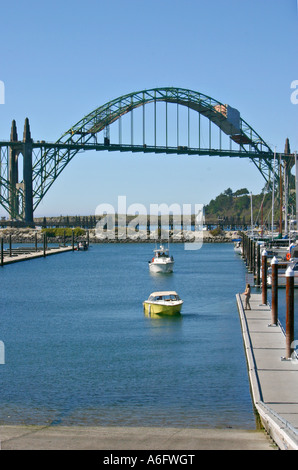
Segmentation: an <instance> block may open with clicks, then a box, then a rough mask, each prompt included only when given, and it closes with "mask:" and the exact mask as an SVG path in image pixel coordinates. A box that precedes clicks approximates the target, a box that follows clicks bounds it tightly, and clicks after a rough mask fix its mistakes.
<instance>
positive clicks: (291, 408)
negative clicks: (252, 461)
mask: <svg viewBox="0 0 298 470" xmlns="http://www.w3.org/2000/svg"><path fill="white" fill-rule="evenodd" d="M236 300H237V306H238V311H239V316H240V321H241V327H242V334H243V341H244V348H245V353H246V358H247V366H248V374H249V379H250V385H251V393H252V397H253V402H254V406H255V408H256V410H257V412H258V415H259V417H260V420H261V423H262V425H263V426H264V428H265V429H266V431H267V433H268V434H269V436H271V438H272V439H273V441H274V442H275V443H276V444H277V446H278V447H279V449H281V450H298V359H296V358H295V357H294V356H293V358H292V357H291V358H290V359H285V357H286V354H285V352H286V337H285V333H284V331H283V329H282V328H281V326H280V324H279V323H277V326H275V325H272V312H271V308H270V306H269V305H264V304H262V295H261V294H252V296H251V299H250V305H251V310H244V303H243V296H242V295H240V294H237V296H236Z"/></svg>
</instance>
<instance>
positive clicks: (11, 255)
mask: <svg viewBox="0 0 298 470" xmlns="http://www.w3.org/2000/svg"><path fill="white" fill-rule="evenodd" d="M72 250H73V248H72V246H60V247H59V246H57V247H49V246H48V247H46V248H40V249H37V251H36V248H35V247H34V246H32V247H21V248H13V249H12V250H9V249H7V250H4V251H3V255H1V259H0V266H4V265H6V264H11V263H17V262H18V261H26V260H29V259H35V258H42V257H45V256H49V255H56V254H58V253H65V252H67V251H72Z"/></svg>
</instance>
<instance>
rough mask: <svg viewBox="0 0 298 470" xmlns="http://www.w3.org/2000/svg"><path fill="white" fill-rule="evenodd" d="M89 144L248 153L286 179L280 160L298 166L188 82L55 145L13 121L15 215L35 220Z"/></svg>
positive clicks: (0, 192)
mask: <svg viewBox="0 0 298 470" xmlns="http://www.w3.org/2000/svg"><path fill="white" fill-rule="evenodd" d="M116 122H117V124H116ZM86 150H96V151H120V152H142V153H163V154H181V155H198V156H204V155H209V156H219V157H238V158H248V159H249V160H250V161H251V162H252V163H253V164H254V165H255V166H256V168H257V169H258V171H259V172H260V173H261V174H262V176H263V177H264V179H265V181H267V182H270V181H271V180H272V176H273V175H274V176H275V178H276V181H278V180H279V177H280V171H279V169H280V161H282V162H283V166H284V169H285V172H286V173H287V174H289V172H290V169H291V167H292V166H293V164H294V156H293V155H291V154H289V153H284V154H279V155H278V156H276V155H274V152H273V150H272V149H271V148H270V147H269V145H267V144H266V142H265V141H264V140H263V139H262V138H261V137H260V135H259V134H257V133H256V131H255V130H254V129H253V128H252V127H251V126H250V125H249V124H248V123H247V122H246V121H244V120H243V119H242V118H241V116H240V113H239V112H238V111H237V110H236V109H234V108H231V107H230V106H228V105H226V104H223V103H221V102H219V101H217V100H215V99H213V98H211V97H209V96H206V95H204V94H202V93H199V92H196V91H192V90H187V89H182V88H154V89H150V90H142V91H139V92H134V93H129V94H127V95H124V96H121V97H119V98H116V99H114V100H112V101H109V102H108V103H106V104H104V105H103V106H100V107H98V108H96V109H95V110H94V111H92V112H91V113H89V114H88V115H86V116H84V117H83V118H82V119H81V120H80V121H79V122H77V123H76V124H74V125H73V126H72V127H71V128H70V129H68V130H67V131H66V132H65V133H64V134H63V135H62V136H61V137H60V138H59V139H58V140H57V141H56V142H54V143H51V142H45V141H33V140H32V138H31V133H30V127H29V121H28V119H26V121H25V128H24V135H23V140H22V141H19V140H18V137H17V130H16V125H15V122H14V121H13V124H12V130H11V136H10V140H9V141H4V142H0V203H1V205H2V206H3V208H4V209H5V210H6V211H7V212H8V213H9V215H10V218H12V219H20V220H25V221H26V222H27V223H31V222H32V221H33V213H34V210H35V209H36V208H37V206H38V205H39V203H40V202H41V200H42V199H43V197H44V196H45V194H46V193H47V191H48V190H49V189H50V187H51V186H52V184H53V183H54V182H55V180H56V179H57V178H58V176H59V175H60V173H61V172H62V171H63V169H64V168H65V167H66V165H68V163H69V162H70V161H71V160H72V159H73V158H74V156H75V155H76V154H77V153H78V152H80V151H86ZM20 154H22V155H23V175H20V177H19V168H18V156H19V155H20Z"/></svg>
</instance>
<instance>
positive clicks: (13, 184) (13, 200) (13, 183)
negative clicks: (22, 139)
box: [8, 120, 19, 219]
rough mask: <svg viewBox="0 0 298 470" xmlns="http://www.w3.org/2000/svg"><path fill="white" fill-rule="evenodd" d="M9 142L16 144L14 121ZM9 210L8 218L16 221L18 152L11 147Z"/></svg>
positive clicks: (9, 158)
mask: <svg viewBox="0 0 298 470" xmlns="http://www.w3.org/2000/svg"><path fill="white" fill-rule="evenodd" d="M10 141H11V142H17V141H18V134H17V128H16V122H15V120H13V121H12V125H11V133H10ZM8 165H9V170H8V171H9V187H10V189H9V209H10V218H11V219H16V218H17V217H18V215H19V201H18V196H17V183H18V178H19V176H18V152H17V150H15V149H13V148H12V147H10V148H9V157H8Z"/></svg>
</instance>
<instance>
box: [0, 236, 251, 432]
mask: <svg viewBox="0 0 298 470" xmlns="http://www.w3.org/2000/svg"><path fill="white" fill-rule="evenodd" d="M153 249H154V245H151V244H150V245H149V244H102V245H101V244H99V245H92V246H91V247H90V249H89V251H87V252H70V253H66V254H61V255H57V256H50V257H48V258H45V259H43V258H41V259H36V260H33V261H26V262H22V263H16V264H15V265H9V266H5V267H4V268H2V269H1V270H0V282H1V317H0V340H2V341H3V342H4V344H5V364H4V365H0V378H1V394H0V423H1V424H4V423H10V424H19V423H26V424H53V425H55V424H61V425H103V426H110V425H118V426H121V425H123V426H178V427H180V426H181V427H217V426H218V427H226V426H231V427H237V428H246V429H254V428H255V417H254V413H253V407H252V401H251V396H250V390H249V382H248V375H247V368H246V360H245V355H244V350H243V342H242V335H241V329H240V322H239V317H238V312H237V307H236V300H235V294H236V293H237V292H242V291H243V290H244V280H245V266H244V263H243V262H242V261H241V258H240V257H239V256H238V255H236V254H234V250H233V245H232V244H214V245H213V244H205V245H204V246H203V247H202V249H201V250H198V251H186V250H184V245H183V244H173V245H172V246H171V254H173V256H174V258H175V272H174V273H172V274H168V275H150V273H149V270H148V260H149V259H151V257H152V250H153ZM155 290H176V291H177V292H178V293H179V295H180V296H181V298H182V299H183V300H184V305H183V309H182V315H181V318H162V319H150V318H145V317H144V314H143V307H142V302H143V300H145V299H146V298H148V296H149V294H150V293H151V292H153V291H155Z"/></svg>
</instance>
